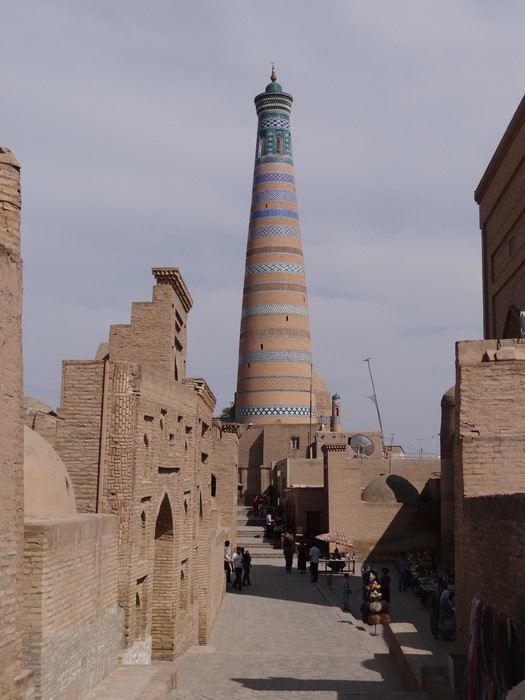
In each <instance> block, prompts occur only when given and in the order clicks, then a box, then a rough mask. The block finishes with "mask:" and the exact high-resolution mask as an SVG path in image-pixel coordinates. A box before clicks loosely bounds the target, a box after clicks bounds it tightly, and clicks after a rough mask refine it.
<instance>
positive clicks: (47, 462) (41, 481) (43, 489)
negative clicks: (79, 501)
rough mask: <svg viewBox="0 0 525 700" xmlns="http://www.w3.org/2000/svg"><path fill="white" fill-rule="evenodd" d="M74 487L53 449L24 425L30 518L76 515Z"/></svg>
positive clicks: (27, 512)
mask: <svg viewBox="0 0 525 700" xmlns="http://www.w3.org/2000/svg"><path fill="white" fill-rule="evenodd" d="M76 512H77V507H76V501H75V493H74V491H73V484H72V483H71V479H70V478H69V474H68V473H67V469H66V465H65V464H64V462H63V461H62V460H61V459H60V457H59V456H58V454H57V453H56V452H55V450H54V449H53V447H52V446H51V445H50V444H49V443H48V442H47V440H44V438H43V437H42V436H41V435H39V434H38V433H37V432H35V431H34V430H31V428H28V427H27V426H24V514H25V516H26V517H27V518H45V519H52V518H68V517H70V516H71V515H76Z"/></svg>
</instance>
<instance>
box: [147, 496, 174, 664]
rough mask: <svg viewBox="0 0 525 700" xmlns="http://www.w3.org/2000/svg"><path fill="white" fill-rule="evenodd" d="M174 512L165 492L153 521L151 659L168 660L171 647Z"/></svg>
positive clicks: (172, 643) (170, 657)
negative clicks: (154, 521)
mask: <svg viewBox="0 0 525 700" xmlns="http://www.w3.org/2000/svg"><path fill="white" fill-rule="evenodd" d="M173 561H174V549H173V515H172V511H171V505H170V501H169V498H168V496H167V494H166V495H165V496H164V499H163V501H162V503H161V506H160V510H159V515H158V517H157V522H156V524H155V560H154V567H153V601H152V602H153V605H152V621H151V641H152V652H151V656H152V659H153V660H154V661H170V660H172V659H173V651H174V637H175V630H174V624H173V623H174V619H173V583H174V582H173Z"/></svg>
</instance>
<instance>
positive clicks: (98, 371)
mask: <svg viewBox="0 0 525 700" xmlns="http://www.w3.org/2000/svg"><path fill="white" fill-rule="evenodd" d="M103 379H104V362H102V361H95V360H87V361H74V360H65V361H64V362H63V363H62V392H61V400H60V404H61V405H60V407H59V409H58V412H57V415H58V420H57V432H56V442H55V449H56V451H57V452H58V454H59V455H60V457H61V458H62V460H63V461H64V463H65V464H66V466H67V469H68V472H69V476H70V477H71V480H72V481H73V486H74V489H75V497H76V501H77V510H78V511H79V512H80V513H95V512H96V510H97V489H98V465H99V458H100V437H101V410H102V390H103V384H104V381H103Z"/></svg>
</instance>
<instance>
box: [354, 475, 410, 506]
mask: <svg viewBox="0 0 525 700" xmlns="http://www.w3.org/2000/svg"><path fill="white" fill-rule="evenodd" d="M361 500H362V501H367V502H368V503H418V502H419V491H418V490H417V489H416V487H415V486H414V485H413V484H411V483H410V481H408V480H407V479H405V478H404V477H402V476H399V474H383V476H378V477H377V478H376V479H374V480H373V481H371V482H370V483H369V484H368V485H367V486H366V487H365V488H364V489H363V492H362V494H361Z"/></svg>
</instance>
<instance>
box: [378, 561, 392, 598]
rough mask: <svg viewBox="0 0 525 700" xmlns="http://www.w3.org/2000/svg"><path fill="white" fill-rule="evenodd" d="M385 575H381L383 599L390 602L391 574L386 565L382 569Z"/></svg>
mask: <svg viewBox="0 0 525 700" xmlns="http://www.w3.org/2000/svg"><path fill="white" fill-rule="evenodd" d="M381 571H382V573H383V575H382V576H381V578H380V580H379V584H380V586H381V598H382V599H383V600H386V602H387V603H390V576H389V575H388V574H389V571H390V569H388V568H387V567H386V566H385V568H384V569H381Z"/></svg>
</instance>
